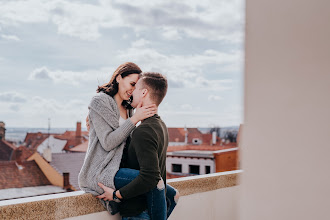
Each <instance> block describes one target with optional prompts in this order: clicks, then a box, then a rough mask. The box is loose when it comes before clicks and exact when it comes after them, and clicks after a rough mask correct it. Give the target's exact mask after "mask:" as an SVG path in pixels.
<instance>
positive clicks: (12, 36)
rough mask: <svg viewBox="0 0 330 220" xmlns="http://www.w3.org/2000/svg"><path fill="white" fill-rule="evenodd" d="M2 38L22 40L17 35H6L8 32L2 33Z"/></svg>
mask: <svg viewBox="0 0 330 220" xmlns="http://www.w3.org/2000/svg"><path fill="white" fill-rule="evenodd" d="M1 38H2V39H5V40H13V41H20V39H19V38H18V37H17V36H15V35H6V34H1Z"/></svg>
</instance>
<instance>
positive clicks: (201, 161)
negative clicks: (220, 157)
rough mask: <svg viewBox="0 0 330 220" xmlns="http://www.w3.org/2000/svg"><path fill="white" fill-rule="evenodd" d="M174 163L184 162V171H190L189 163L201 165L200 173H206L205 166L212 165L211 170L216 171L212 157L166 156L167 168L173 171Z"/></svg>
mask: <svg viewBox="0 0 330 220" xmlns="http://www.w3.org/2000/svg"><path fill="white" fill-rule="evenodd" d="M172 164H182V173H185V174H188V173H189V165H199V166H200V168H199V170H200V174H205V169H206V168H205V167H206V166H210V172H211V173H215V164H214V160H212V159H204V158H199V159H198V158H184V157H167V158H166V170H167V172H170V173H173V171H172Z"/></svg>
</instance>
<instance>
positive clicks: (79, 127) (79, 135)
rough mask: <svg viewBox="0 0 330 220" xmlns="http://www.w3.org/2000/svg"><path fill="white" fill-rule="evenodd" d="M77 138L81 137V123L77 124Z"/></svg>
mask: <svg viewBox="0 0 330 220" xmlns="http://www.w3.org/2000/svg"><path fill="white" fill-rule="evenodd" d="M76 137H81V122H80V121H78V122H77V128H76Z"/></svg>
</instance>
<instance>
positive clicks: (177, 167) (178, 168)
mask: <svg viewBox="0 0 330 220" xmlns="http://www.w3.org/2000/svg"><path fill="white" fill-rule="evenodd" d="M172 172H173V173H182V165H181V164H172Z"/></svg>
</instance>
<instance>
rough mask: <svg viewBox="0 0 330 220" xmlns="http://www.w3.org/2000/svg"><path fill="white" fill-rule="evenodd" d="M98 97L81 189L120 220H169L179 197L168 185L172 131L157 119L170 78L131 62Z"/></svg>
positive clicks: (92, 108)
mask: <svg viewBox="0 0 330 220" xmlns="http://www.w3.org/2000/svg"><path fill="white" fill-rule="evenodd" d="M97 92H98V94H97V95H96V96H94V97H93V98H92V101H91V103H90V105H89V114H88V117H87V120H86V122H87V126H88V127H89V143H88V150H87V152H86V157H85V161H84V164H83V166H82V168H81V171H80V173H79V186H80V188H81V189H82V190H83V191H85V192H87V193H91V194H93V195H95V196H97V198H99V199H100V201H101V202H102V204H103V205H104V206H105V207H106V209H107V210H108V211H109V212H110V213H111V214H115V213H117V212H118V211H119V212H120V215H121V216H122V219H132V220H133V219H136V220H138V219H152V220H163V219H167V218H168V216H169V215H170V214H171V212H172V211H173V209H174V207H175V206H176V203H177V200H178V198H179V193H178V191H177V190H176V189H174V188H173V187H171V186H169V185H167V184H166V152H167V147H168V131H167V127H166V125H165V123H164V122H163V121H162V119H161V118H160V116H159V115H158V114H157V109H158V106H159V104H160V103H161V102H162V100H163V98H164V97H165V95H166V92H167V80H166V78H165V77H164V76H163V75H161V74H160V73H154V72H145V73H142V71H141V69H140V68H139V67H138V66H137V65H136V64H134V63H131V62H127V63H124V64H122V65H120V66H119V67H118V68H117V69H116V71H115V72H114V74H113V75H112V78H111V80H110V82H109V83H106V84H104V85H102V86H99V87H98V89H97ZM133 109H135V113H134V114H133ZM138 122H141V124H140V125H139V126H137V127H136V124H137V123H138Z"/></svg>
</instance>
